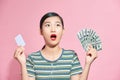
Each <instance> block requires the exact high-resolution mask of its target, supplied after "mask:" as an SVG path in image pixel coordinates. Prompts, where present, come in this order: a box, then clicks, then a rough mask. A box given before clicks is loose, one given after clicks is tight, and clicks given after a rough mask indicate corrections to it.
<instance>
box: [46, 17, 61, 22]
mask: <svg viewBox="0 0 120 80" xmlns="http://www.w3.org/2000/svg"><path fill="white" fill-rule="evenodd" d="M46 22H61V21H60V18H59V17H58V16H53V17H48V18H46V20H45V21H44V23H46Z"/></svg>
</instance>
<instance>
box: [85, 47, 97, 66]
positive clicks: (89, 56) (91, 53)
mask: <svg viewBox="0 0 120 80" xmlns="http://www.w3.org/2000/svg"><path fill="white" fill-rule="evenodd" d="M96 58H97V51H96V49H94V48H93V47H92V45H89V47H88V51H87V53H86V64H88V65H90V64H91V63H92V62H93V61H94V60H95V59H96Z"/></svg>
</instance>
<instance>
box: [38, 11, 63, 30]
mask: <svg viewBox="0 0 120 80" xmlns="http://www.w3.org/2000/svg"><path fill="white" fill-rule="evenodd" d="M54 16H57V17H59V18H60V21H61V23H62V26H63V29H64V22H63V19H62V17H61V16H60V15H59V14H57V13H55V12H48V13H46V14H45V15H44V16H43V17H42V18H41V20H40V29H42V25H43V22H44V21H45V19H47V18H49V17H54Z"/></svg>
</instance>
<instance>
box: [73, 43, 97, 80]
mask: <svg viewBox="0 0 120 80" xmlns="http://www.w3.org/2000/svg"><path fill="white" fill-rule="evenodd" d="M96 58H97V51H96V49H94V48H93V47H92V46H91V45H90V46H89V48H88V52H87V54H86V61H85V66H84V69H83V72H82V74H77V75H73V76H72V77H71V80H87V78H88V74H89V70H90V66H91V64H92V63H93V61H94V60H95V59H96Z"/></svg>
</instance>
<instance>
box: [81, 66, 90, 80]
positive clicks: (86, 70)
mask: <svg viewBox="0 0 120 80" xmlns="http://www.w3.org/2000/svg"><path fill="white" fill-rule="evenodd" d="M89 70H90V64H85V66H84V69H83V72H82V74H81V75H80V80H87V78H88V74H89Z"/></svg>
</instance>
